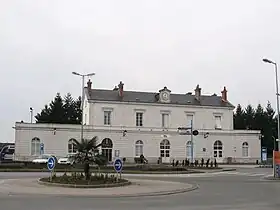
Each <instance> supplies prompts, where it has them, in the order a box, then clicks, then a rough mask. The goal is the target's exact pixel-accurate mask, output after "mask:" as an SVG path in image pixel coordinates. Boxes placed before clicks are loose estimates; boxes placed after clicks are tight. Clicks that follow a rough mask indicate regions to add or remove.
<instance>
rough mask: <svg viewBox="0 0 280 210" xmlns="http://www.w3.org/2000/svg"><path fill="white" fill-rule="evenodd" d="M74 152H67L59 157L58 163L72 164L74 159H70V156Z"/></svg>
mask: <svg viewBox="0 0 280 210" xmlns="http://www.w3.org/2000/svg"><path fill="white" fill-rule="evenodd" d="M74 155H75V154H68V155H66V156H65V157H62V158H59V159H58V164H67V165H73V164H74V163H75V161H74V160H73V159H71V157H72V156H74Z"/></svg>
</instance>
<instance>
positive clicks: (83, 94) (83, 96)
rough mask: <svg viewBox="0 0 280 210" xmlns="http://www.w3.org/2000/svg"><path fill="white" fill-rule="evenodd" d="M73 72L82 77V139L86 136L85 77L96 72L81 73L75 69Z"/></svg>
mask: <svg viewBox="0 0 280 210" xmlns="http://www.w3.org/2000/svg"><path fill="white" fill-rule="evenodd" d="M72 74H74V75H76V76H80V77H82V99H81V107H82V108H81V111H82V116H81V141H82V140H83V138H84V122H83V118H84V117H83V116H84V100H85V91H84V85H85V77H90V76H93V75H95V73H89V74H80V73H78V72H75V71H73V72H72Z"/></svg>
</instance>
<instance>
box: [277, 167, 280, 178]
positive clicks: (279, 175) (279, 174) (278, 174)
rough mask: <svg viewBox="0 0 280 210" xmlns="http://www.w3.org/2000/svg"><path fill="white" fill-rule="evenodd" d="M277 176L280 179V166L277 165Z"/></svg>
mask: <svg viewBox="0 0 280 210" xmlns="http://www.w3.org/2000/svg"><path fill="white" fill-rule="evenodd" d="M276 175H277V177H280V165H278V164H277V165H276Z"/></svg>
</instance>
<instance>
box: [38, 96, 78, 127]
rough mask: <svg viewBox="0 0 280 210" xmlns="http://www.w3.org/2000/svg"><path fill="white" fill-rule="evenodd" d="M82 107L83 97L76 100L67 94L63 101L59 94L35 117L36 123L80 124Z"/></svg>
mask: <svg viewBox="0 0 280 210" xmlns="http://www.w3.org/2000/svg"><path fill="white" fill-rule="evenodd" d="M80 106H81V97H79V98H78V99H77V100H74V99H73V97H72V95H71V94H70V93H67V94H66V95H65V96H64V98H63V99H62V97H61V96H60V94H59V93H57V95H56V96H55V98H54V100H53V101H52V102H51V103H50V104H49V105H46V106H45V108H44V109H43V110H42V111H41V113H38V114H37V115H36V116H35V118H36V123H60V124H80V123H81V114H82V111H81V107H80Z"/></svg>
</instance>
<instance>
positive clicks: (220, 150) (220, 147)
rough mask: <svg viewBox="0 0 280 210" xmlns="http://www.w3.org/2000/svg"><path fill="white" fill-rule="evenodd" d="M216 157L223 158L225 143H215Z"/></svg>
mask: <svg viewBox="0 0 280 210" xmlns="http://www.w3.org/2000/svg"><path fill="white" fill-rule="evenodd" d="M214 157H218V158H221V157H223V143H222V142H221V141H219V140H218V141H215V143H214Z"/></svg>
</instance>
